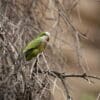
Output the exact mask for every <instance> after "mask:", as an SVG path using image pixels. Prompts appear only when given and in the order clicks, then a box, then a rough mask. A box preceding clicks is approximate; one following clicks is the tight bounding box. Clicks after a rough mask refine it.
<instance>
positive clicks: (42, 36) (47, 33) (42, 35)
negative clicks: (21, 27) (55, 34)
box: [38, 32, 50, 42]
mask: <svg viewBox="0 0 100 100" xmlns="http://www.w3.org/2000/svg"><path fill="white" fill-rule="evenodd" d="M38 37H41V38H43V39H44V40H46V41H47V42H48V41H49V39H50V33H49V32H42V33H40V34H39V35H38Z"/></svg>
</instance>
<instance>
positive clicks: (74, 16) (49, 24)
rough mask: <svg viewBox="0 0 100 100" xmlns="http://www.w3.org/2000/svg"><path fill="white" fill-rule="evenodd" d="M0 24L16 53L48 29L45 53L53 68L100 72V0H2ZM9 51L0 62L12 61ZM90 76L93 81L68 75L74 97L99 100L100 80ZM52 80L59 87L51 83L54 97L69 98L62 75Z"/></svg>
mask: <svg viewBox="0 0 100 100" xmlns="http://www.w3.org/2000/svg"><path fill="white" fill-rule="evenodd" d="M0 27H1V30H0V32H1V33H0V34H1V35H0V38H1V39H2V40H5V43H7V41H10V42H11V43H12V45H13V46H14V47H15V48H16V50H15V51H16V52H17V53H19V52H21V50H22V48H23V47H24V46H25V45H26V43H27V42H28V41H30V40H32V39H33V38H35V37H36V36H37V35H38V33H39V32H41V31H48V32H50V33H51V39H50V42H49V46H48V47H47V49H46V51H45V52H44V55H45V57H46V60H47V62H48V65H49V67H50V69H51V70H57V71H59V72H66V73H68V74H81V73H83V72H86V73H87V74H90V75H96V76H98V77H99V76H100V61H99V60H100V1H99V0H0ZM2 28H3V30H4V31H2ZM2 35H4V36H3V37H2ZM7 39H8V40H7ZM1 47H2V46H1ZM5 52H6V51H5ZM5 52H4V51H3V50H1V51H0V54H1V55H2V54H3V53H5ZM16 52H14V55H15V56H16V55H17V54H16ZM6 53H7V52H6ZM12 53H13V52H12ZM6 55H7V56H5V57H6V60H5V58H4V57H0V63H1V64H0V65H8V64H9V65H11V62H10V60H9V59H10V56H9V55H8V54H6ZM0 73H2V72H0ZM91 80H92V81H93V84H92V83H89V82H87V81H86V80H84V79H80V78H68V79H66V85H67V87H68V90H69V93H70V94H71V96H72V97H73V98H74V100H100V98H99V99H98V98H97V97H98V95H99V93H100V80H95V79H91ZM53 81H54V82H56V85H57V86H58V87H60V88H57V87H55V89H54V84H52V85H51V97H52V98H51V100H53V99H54V100H66V98H65V97H66V96H65V94H64V93H63V91H62V88H63V87H62V85H61V84H60V81H59V79H57V80H53ZM1 94H2V92H1ZM49 99H50V98H49Z"/></svg>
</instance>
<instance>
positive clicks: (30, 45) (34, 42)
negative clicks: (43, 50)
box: [23, 38, 42, 53]
mask: <svg viewBox="0 0 100 100" xmlns="http://www.w3.org/2000/svg"><path fill="white" fill-rule="evenodd" d="M41 42H42V39H41V38H37V39H35V40H32V41H31V42H30V43H28V44H27V46H26V47H25V48H24V50H23V53H25V52H27V51H28V50H31V49H35V48H37V47H39V46H40V44H41Z"/></svg>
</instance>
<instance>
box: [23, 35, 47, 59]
mask: <svg viewBox="0 0 100 100" xmlns="http://www.w3.org/2000/svg"><path fill="white" fill-rule="evenodd" d="M45 45H46V44H45V43H44V42H42V39H41V38H40V37H38V38H36V39H35V40H32V41H31V42H30V43H28V44H27V46H26V47H25V48H24V50H23V53H24V54H25V58H26V60H27V61H28V60H31V59H32V58H33V57H36V56H37V55H38V54H39V53H41V52H42V51H43V50H44V49H45Z"/></svg>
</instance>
